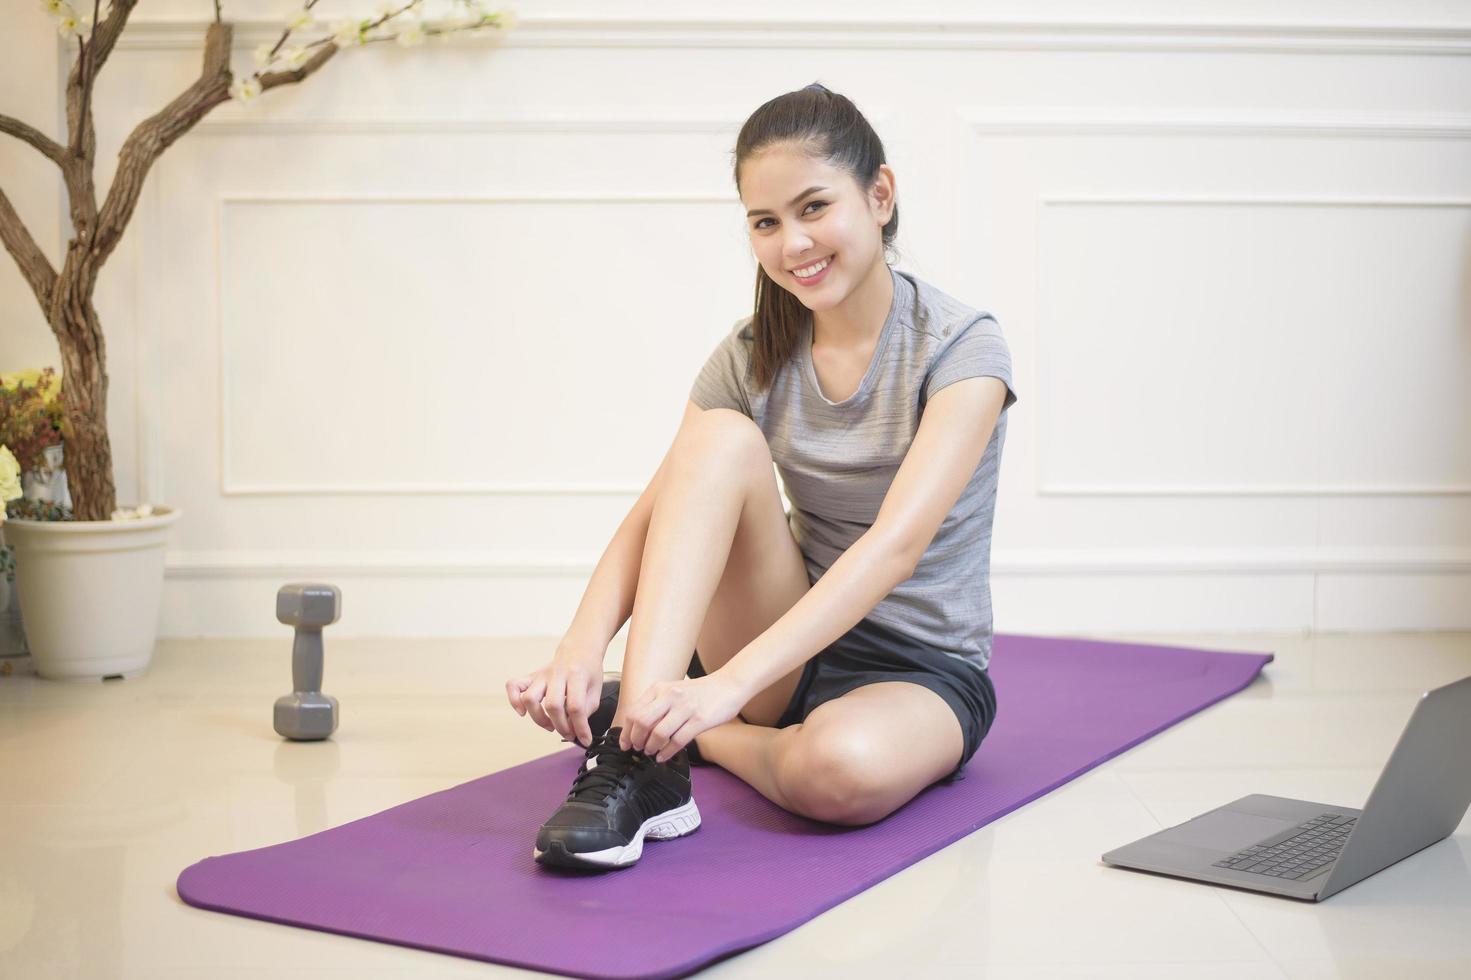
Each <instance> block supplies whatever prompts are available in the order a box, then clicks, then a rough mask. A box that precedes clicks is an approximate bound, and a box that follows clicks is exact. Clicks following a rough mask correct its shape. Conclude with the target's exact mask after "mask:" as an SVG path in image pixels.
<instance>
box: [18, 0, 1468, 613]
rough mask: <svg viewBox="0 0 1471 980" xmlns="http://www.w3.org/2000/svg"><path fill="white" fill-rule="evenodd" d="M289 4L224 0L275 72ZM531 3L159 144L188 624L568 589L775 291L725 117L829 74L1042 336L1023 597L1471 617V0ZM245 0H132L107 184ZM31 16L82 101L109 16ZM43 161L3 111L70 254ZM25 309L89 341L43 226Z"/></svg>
mask: <svg viewBox="0 0 1471 980" xmlns="http://www.w3.org/2000/svg"><path fill="white" fill-rule="evenodd" d="M295 7H296V4H293V3H288V2H271V0H254V2H231V0H226V4H225V9H226V12H227V15H229V16H230V17H231V18H232V19H233V20H234V21H235V22H236V24H237V29H236V64H237V70H238V69H242V68H247V66H249V65H250V64H251V51H252V50H253V49H254V47H255V46H256V45H257V44H259V43H261V42H262V41H265V40H272V41H274V39H275V37H276V36H277V34H278V33H279V25H280V24H281V23H282V22H283V21H284V20H285V19H286V17H287V16H288V14H289V13H290V12H291V11H292V10H294V9H295ZM515 7H516V10H517V12H518V14H519V16H520V18H521V26H520V27H519V28H518V30H517V31H516V32H515V33H513V34H512V35H510V37H509V38H508V39H507V40H506V41H505V42H503V43H501V44H485V43H475V42H468V43H462V44H455V45H448V46H438V45H425V46H424V47H420V48H415V49H410V50H401V49H398V48H397V47H396V46H393V45H381V44H380V45H372V46H370V47H368V48H365V49H362V50H355V51H348V52H344V53H343V56H341V57H339V58H336V59H334V60H333V62H332V63H330V64H329V65H328V66H327V67H326V69H325V70H323V71H322V72H320V73H318V74H317V75H316V76H314V77H312V78H310V79H308V80H307V81H306V83H304V84H303V85H300V86H293V87H287V88H285V89H280V90H276V91H273V92H270V93H268V94H267V95H266V96H265V97H263V98H262V99H261V100H259V101H257V102H256V103H254V104H251V105H249V106H240V105H235V104H230V105H226V106H222V107H220V108H219V109H217V110H216V111H215V112H214V113H212V114H211V115H210V116H209V117H208V118H207V119H206V120H205V121H204V122H203V123H202V124H201V125H200V126H199V127H198V128H197V129H196V130H195V131H193V132H192V133H190V134H189V135H188V136H186V137H185V138H184V139H182V140H180V141H179V142H178V143H177V144H175V145H174V146H173V147H172V148H171V149H170V150H169V151H168V152H167V153H166V154H165V156H164V157H163V158H162V159H161V161H160V162H159V164H158V165H157V166H156V167H155V169H154V170H153V172H152V173H151V174H150V176H149V180H148V184H147V187H146V191H145V195H144V198H143V200H142V202H141V205H140V208H139V212H138V214H137V216H136V217H135V219H134V221H133V223H132V225H131V227H130V228H129V230H128V233H127V236H126V237H125V239H124V240H123V243H122V245H121V246H120V248H119V249H118V251H117V252H116V253H115V254H114V256H113V258H112V259H111V261H110V262H109V264H108V266H107V268H106V271H105V273H104V275H103V278H102V282H101V285H100V288H99V292H98V297H97V300H98V307H99V309H100V312H101V314H102V316H103V319H104V322H105V324H106V327H107V336H108V343H109V356H110V360H109V366H110V372H109V373H110V375H111V378H112V391H111V398H110V403H109V410H110V413H111V431H112V434H113V440H114V447H115V450H116V452H117V461H116V462H117V477H118V486H119V499H120V501H122V502H124V503H127V502H133V501H136V500H140V499H146V500H150V501H153V502H156V503H166V504H169V505H173V506H177V507H180V508H182V510H183V512H184V513H183V519H182V520H181V521H180V522H179V523H178V524H177V525H175V530H174V536H173V538H172V540H171V545H170V550H169V556H168V580H167V586H166V590H165V608H164V612H163V622H162V631H163V633H164V634H165V635H174V636H181V635H182V636H187V635H200V634H203V635H266V636H273V635H277V634H279V632H280V630H281V629H282V627H280V626H279V624H277V623H276V621H275V619H274V616H273V596H274V593H275V590H276V588H277V587H278V586H279V585H281V584H282V583H284V582H287V581H292V580H300V579H320V580H327V581H332V582H336V583H337V584H339V585H340V586H341V587H342V588H343V590H344V615H343V619H342V621H341V622H340V623H339V624H338V625H337V626H334V627H333V630H334V631H335V632H336V634H337V635H348V634H388V635H431V634H472V635H509V634H544V635H551V636H555V635H560V633H561V631H562V630H563V629H565V627H566V625H567V623H568V621H569V620H570V617H571V615H572V612H573V610H574V609H575V608H576V605H577V602H578V599H579V598H580V596H581V594H582V589H583V588H584V586H585V585H586V582H587V579H588V577H589V575H590V574H591V572H592V569H593V566H594V565H595V563H596V561H597V558H598V556H599V555H600V554H601V552H602V548H603V547H604V546H605V545H606V544H607V542H608V540H609V538H610V536H611V535H612V533H613V531H614V529H615V528H616V527H617V525H618V522H619V521H620V520H621V519H622V517H623V515H624V514H625V513H626V511H627V509H628V508H629V506H631V504H632V503H633V501H634V499H635V498H636V497H637V495H638V493H639V491H640V490H641V489H642V487H643V485H644V483H645V482H646V481H647V480H648V478H649V477H650V476H651V475H652V473H653V471H654V468H655V467H656V465H657V463H658V461H659V459H660V458H661V456H662V455H663V453H664V451H665V449H666V448H667V446H668V443H669V441H670V439H671V438H672V437H673V434H674V431H675V429H676V427H677V424H678V420H679V417H680V413H681V411H682V407H683V404H684V400H685V397H686V394H687V392H688V389H689V385H690V383H691V381H692V379H693V377H694V374H695V372H696V371H697V370H698V368H699V366H700V365H701V364H702V363H703V361H704V358H705V356H706V355H707V354H708V353H709V351H710V349H711V348H712V347H713V346H714V344H715V343H716V342H717V341H718V340H719V338H720V337H721V336H722V335H723V334H724V332H725V331H726V330H728V329H729V327H730V325H731V324H732V323H733V322H734V320H735V319H736V318H737V317H738V316H740V315H742V313H744V312H746V311H747V310H748V308H749V302H750V296H751V286H752V277H753V275H754V268H755V266H754V262H753V260H752V258H751V256H750V252H749V248H748V247H747V245H746V242H745V237H744V226H743V223H742V220H741V213H740V209H739V206H738V199H737V198H736V195H735V191H734V188H733V185H732V183H731V179H730V173H729V170H730V150H731V147H732V145H733V142H734V137H735V133H736V131H737V129H738V128H739V125H740V123H741V121H742V120H743V119H744V118H745V117H746V115H748V114H749V113H750V112H751V111H752V110H754V109H755V108H756V107H757V106H758V105H759V104H761V103H762V102H763V101H765V100H766V99H769V98H771V97H773V96H775V95H777V94H780V93H781V92H784V91H788V90H791V89H794V88H799V87H801V86H802V85H805V84H807V83H808V82H811V81H813V80H820V81H822V82H823V83H825V84H827V85H828V86H829V87H831V88H833V89H835V90H837V91H839V92H843V93H844V94H847V95H849V96H850V97H852V98H853V99H854V100H855V101H856V102H857V103H858V105H859V106H860V108H862V109H864V110H865V111H866V112H867V113H868V114H869V117H870V119H871V120H872V121H873V122H874V123H875V125H876V127H877V128H878V130H879V133H880V135H881V136H882V137H883V138H884V140H885V142H886V145H887V148H888V151H889V156H890V163H891V164H892V165H893V166H894V168H895V170H896V172H897V174H898V186H899V195H900V201H901V215H902V219H903V220H902V232H901V235H900V242H899V244H900V248H901V250H902V253H903V258H902V260H901V261H900V263H899V265H900V267H901V268H905V269H908V270H911V271H913V272H915V273H917V274H918V275H920V276H921V277H923V278H926V279H928V280H930V281H932V282H934V283H935V284H937V285H938V286H940V287H941V288H942V289H945V290H946V291H948V292H951V293H952V294H954V295H955V296H957V297H959V298H960V299H962V300H964V301H966V302H968V303H970V304H971V305H974V306H976V307H978V308H981V309H986V310H990V311H991V312H993V313H994V314H995V315H996V316H997V317H998V319H999V321H1000V323H1001V325H1002V329H1003V330H1004V331H1005V333H1006V335H1007V337H1008V339H1009V341H1010V344H1011V349H1012V353H1013V357H1014V360H1015V364H1016V371H1017V375H1016V382H1017V387H1018V391H1019V394H1020V398H1021V401H1020V402H1019V403H1018V405H1017V406H1016V408H1015V409H1014V410H1013V412H1012V414H1011V417H1010V428H1009V432H1008V440H1007V447H1006V455H1005V459H1004V461H1003V465H1002V480H1001V489H1000V501H999V504H998V513H997V519H996V520H997V523H996V528H995V546H994V552H993V574H994V582H993V590H994V595H995V606H996V610H997V624H996V625H997V629H998V630H999V631H1002V632H1064V631H1068V632H1074V631H1104V630H1122V629H1127V630H1153V629H1159V630H1167V631H1168V630H1186V629H1210V630H1223V631H1232V630H1259V629H1288V630H1291V629H1319V630H1369V629H1372V630H1380V629H1444V628H1462V629H1464V628H1467V627H1471V602H1468V599H1471V395H1468V390H1471V389H1468V386H1467V384H1466V377H1467V368H1468V366H1471V357H1468V355H1471V288H1468V286H1467V283H1468V282H1471V9H1468V7H1467V6H1466V5H1465V4H1463V3H1453V2H1402V0H1401V2H1393V3H1391V2H1376V3H1368V2H1359V3H1329V2H1302V0H1294V2H1285V3H1265V2H1260V3H1249V4H1247V3H1225V2H1214V3H1201V2H1196V3H1179V2H1170V3H1164V2H1154V3H1145V2H1112V3H1082V2H1075V3H1060V2H1027V3H1007V4H999V3H998V4H976V3H959V2H949V3H928V4H913V5H905V6H903V7H902V8H901V7H895V6H894V5H892V4H880V3H876V2H858V3H854V2H848V3H841V4H838V3H816V4H805V5H801V6H800V7H794V6H792V5H790V4H776V3H761V4H755V3H747V4H743V5H741V6H740V7H737V8H732V7H731V6H730V5H728V4H717V3H711V2H704V3H673V2H668V3H630V2H622V3H592V2H587V3H566V2H563V3H549V2H548V3H533V2H524V0H523V2H521V3H519V4H516V5H515ZM324 8H327V9H336V10H343V9H354V10H365V11H370V10H371V9H372V4H370V3H367V2H366V0H361V2H358V3H338V4H336V5H335V7H331V8H328V5H327V4H326V3H325V2H324V3H323V4H321V5H319V7H318V10H322V9H324ZM211 10H212V5H211V4H210V3H209V2H206V0H197V2H196V0H188V2H185V0H170V2H161V0H155V2H150V3H148V4H145V5H144V9H143V10H140V11H138V12H137V13H135V17H134V22H133V24H132V26H131V27H130V29H129V30H128V32H127V33H125V35H124V37H123V40H122V42H121V43H120V45H119V47H118V50H117V51H116V52H115V54H114V55H113V58H112V60H111V61H110V62H109V64H108V65H107V67H106V70H105V71H104V74H103V77H102V81H101V84H100V85H99V88H98V91H97V93H96V111H97V125H98V130H99V142H100V157H101V159H102V161H103V165H102V166H101V167H100V168H99V188H105V187H106V186H107V184H108V182H109V181H110V179H111V173H112V167H113V164H114V158H115V154H116V149H117V147H118V146H119V145H120V144H121V141H122V139H123V137H124V136H125V135H126V132H127V131H128V130H129V129H130V128H131V127H132V125H134V124H135V123H136V122H137V121H138V120H140V119H142V118H144V117H145V116H147V115H148V114H150V113H151V112H153V111H155V110H156V109H157V108H158V107H160V106H162V105H163V104H164V103H165V102H166V101H168V99H170V98H171V97H172V96H173V95H174V94H176V93H177V92H178V91H179V90H181V89H182V88H183V87H184V86H185V85H187V84H188V83H189V81H190V80H192V79H193V77H194V76H195V75H196V74H197V71H198V65H199V51H200V45H199V41H198V38H199V37H200V36H202V29H203V22H204V20H205V18H206V17H207V16H208V15H209V13H210V11H211ZM900 11H902V12H903V14H904V17H905V19H903V20H899V19H896V18H897V17H898V16H899V12H900ZM7 20H8V21H9V22H11V23H13V24H14V29H13V30H8V31H6V32H3V33H0V112H8V113H11V114H15V115H19V116H21V117H22V118H26V119H27V120H28V121H30V122H32V123H33V124H36V125H39V126H42V127H43V128H45V129H47V130H48V131H50V132H51V133H52V134H53V135H56V136H58V137H59V136H60V135H61V134H62V129H61V110H60V94H59V93H60V79H62V78H63V77H64V73H65V71H66V69H67V68H68V67H69V65H70V55H69V54H68V53H67V52H66V50H65V49H64V48H63V47H61V46H60V45H59V42H58V41H57V39H56V36H55V33H54V31H52V29H51V27H50V24H49V22H48V18H47V17H46V15H45V14H43V13H42V12H41V11H40V10H39V8H38V7H36V6H35V5H31V4H27V5H23V6H22V7H21V8H20V9H19V10H18V11H17V12H15V13H13V14H11V15H7ZM53 42H56V43H53ZM48 168H49V164H46V163H45V161H43V160H42V159H41V158H40V157H39V155H38V154H35V153H34V152H31V151H29V148H27V147H24V146H22V145H21V144H19V143H17V142H16V141H14V140H7V141H5V142H3V143H0V187H3V188H4V190H5V191H6V193H7V194H9V195H10V196H11V198H12V200H14V201H15V203H16V204H17V207H18V208H19V210H20V211H21V213H22V215H23V216H24V217H25V218H26V219H27V221H28V222H29V223H30V227H31V228H32V231H33V232H34V233H35V234H36V235H37V237H38V240H39V241H40V242H41V244H42V247H43V248H44V249H45V250H46V252H47V254H48V255H49V256H51V257H52V259H53V261H56V260H58V258H59V256H60V255H61V254H62V251H63V234H64V232H63V229H65V228H66V227H67V226H66V225H65V224H64V217H65V203H64V200H63V198H62V188H61V185H60V182H59V181H58V180H57V179H56V178H55V177H54V175H53V173H51V172H50V171H49V169H48ZM671 260H681V261H683V263H684V271H683V273H682V275H680V276H679V277H677V278H671V277H669V276H668V271H669V263H670V261H671ZM0 324H3V328H0V370H12V369H16V368H21V367H28V366H38V365H40V364H42V363H56V360H55V343H54V341H53V340H52V339H51V337H50V334H49V331H48V329H47V327H46V325H45V323H44V321H43V319H42V318H41V315H40V312H39V310H38V308H37V306H36V304H35V302H34V300H33V299H32V298H31V296H30V295H29V292H28V290H27V289H26V288H25V286H24V284H23V282H22V281H21V279H20V276H19V274H18V272H17V271H16V269H15V266H14V263H13V262H12V261H9V260H8V258H7V259H6V260H5V261H3V262H0Z"/></svg>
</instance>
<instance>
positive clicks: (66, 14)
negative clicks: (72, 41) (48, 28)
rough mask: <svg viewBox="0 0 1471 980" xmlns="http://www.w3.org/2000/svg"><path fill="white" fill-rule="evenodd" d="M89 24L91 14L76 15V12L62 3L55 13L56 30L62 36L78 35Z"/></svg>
mask: <svg viewBox="0 0 1471 980" xmlns="http://www.w3.org/2000/svg"><path fill="white" fill-rule="evenodd" d="M91 26H92V15H91V14H87V15H85V16H82V17H78V16H77V12H76V11H75V10H73V9H72V8H71V7H69V6H67V5H66V4H64V3H63V4H62V5H61V9H60V11H59V12H58V13H57V15H56V31H57V33H58V34H60V35H61V36H62V37H73V36H77V37H80V36H81V35H82V33H83V32H84V30H85V29H86V28H88V27H91Z"/></svg>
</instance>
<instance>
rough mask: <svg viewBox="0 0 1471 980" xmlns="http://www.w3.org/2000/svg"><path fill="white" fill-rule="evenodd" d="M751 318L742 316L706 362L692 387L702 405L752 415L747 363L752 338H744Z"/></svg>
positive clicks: (695, 400)
mask: <svg viewBox="0 0 1471 980" xmlns="http://www.w3.org/2000/svg"><path fill="white" fill-rule="evenodd" d="M747 319H749V318H742V319H741V320H740V321H739V322H737V323H736V325H735V327H734V328H733V329H732V330H731V331H730V332H729V333H727V334H726V335H725V337H724V339H722V340H721V341H720V343H719V344H717V345H716V346H715V350H714V351H713V352H712V353H711V354H710V357H709V359H708V360H706V361H705V366H704V367H703V368H701V369H700V373H699V375H698V376H696V378H695V383H694V385H693V386H692V387H691V388H690V401H692V402H694V403H695V404H696V405H698V406H700V407H701V408H733V409H735V410H736V411H737V412H740V413H741V414H742V415H745V416H747V417H748V418H749V417H750V416H751V399H750V397H749V396H748V395H747V393H746V367H747V365H748V364H749V363H750V359H751V348H750V343H749V341H746V340H743V339H742V338H741V330H742V328H743V327H744V326H745V324H746V320H747Z"/></svg>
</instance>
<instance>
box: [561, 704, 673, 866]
mask: <svg viewBox="0 0 1471 980" xmlns="http://www.w3.org/2000/svg"><path fill="white" fill-rule="evenodd" d="M619 734H620V730H619V728H618V727H613V728H610V729H608V730H607V731H606V732H604V733H602V734H601V735H600V736H599V737H598V738H597V739H595V740H594V742H593V744H592V745H591V746H590V747H589V748H588V749H587V752H586V756H587V758H586V760H585V761H584V763H583V765H582V767H581V768H579V769H578V770H577V778H576V779H574V780H573V781H572V791H571V792H570V793H568V794H567V798H566V799H565V800H564V801H563V802H562V805H561V806H560V807H558V808H557V810H556V812H555V813H553V814H552V815H551V817H550V818H548V820H547V822H546V823H544V824H542V826H541V828H540V829H539V830H538V831H537V835H536V846H535V848H534V849H533V852H532V856H533V857H534V858H535V860H536V861H537V863H539V864H546V865H553V866H557V867H563V868H589V869H594V870H600V871H608V870H612V869H614V868H623V867H627V866H629V865H631V864H634V863H636V862H637V861H638V859H639V857H640V856H642V854H643V849H644V839H645V838H648V839H650V840H669V839H671V838H674V837H683V836H685V835H686V834H690V833H693V832H694V831H695V830H697V829H698V828H699V826H700V809H699V807H697V806H696V805H695V800H694V795H693V793H692V792H691V789H692V784H691V782H690V770H689V763H688V761H687V758H686V756H685V753H683V752H679V753H676V754H675V756H674V757H673V758H672V759H670V760H669V761H668V762H655V761H654V758H653V757H652V756H649V755H645V754H644V753H643V752H640V751H639V750H638V749H620V748H619V747H618V737H619Z"/></svg>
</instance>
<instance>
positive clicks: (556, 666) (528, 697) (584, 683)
mask: <svg viewBox="0 0 1471 980" xmlns="http://www.w3.org/2000/svg"><path fill="white" fill-rule="evenodd" d="M506 698H507V700H509V701H510V702H511V707H512V708H514V709H515V710H516V714H518V715H523V716H524V715H527V714H529V715H531V720H532V721H534V722H536V723H537V724H538V725H540V726H541V727H542V728H545V729H546V730H547V731H549V732H556V733H558V734H559V735H561V736H562V738H564V739H566V740H567V741H569V742H576V743H577V744H579V745H581V746H583V747H584V748H586V747H587V746H589V745H591V744H592V729H591V728H590V727H588V723H587V717H588V715H590V714H592V713H593V712H594V711H597V710H598V704H599V703H600V702H601V701H602V698H603V658H602V656H601V652H600V651H589V650H572V649H569V648H566V647H563V648H559V649H558V650H557V654H556V656H554V657H552V660H551V663H549V664H547V665H546V666H545V667H542V668H540V669H538V670H534V671H532V672H531V673H529V674H527V675H526V676H524V677H513V678H511V679H510V680H508V681H506Z"/></svg>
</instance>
